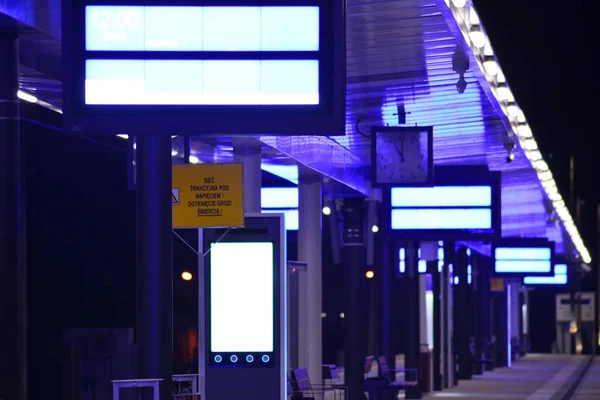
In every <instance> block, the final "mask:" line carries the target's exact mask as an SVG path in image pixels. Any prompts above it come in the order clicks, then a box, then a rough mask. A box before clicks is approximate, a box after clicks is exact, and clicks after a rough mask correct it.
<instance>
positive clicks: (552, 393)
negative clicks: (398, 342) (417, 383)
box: [331, 354, 600, 400]
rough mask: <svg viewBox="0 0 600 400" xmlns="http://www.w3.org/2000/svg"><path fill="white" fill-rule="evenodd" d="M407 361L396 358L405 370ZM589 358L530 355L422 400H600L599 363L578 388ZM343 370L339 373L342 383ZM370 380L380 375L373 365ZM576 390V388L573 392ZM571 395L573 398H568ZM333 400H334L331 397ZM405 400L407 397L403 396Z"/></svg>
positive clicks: (597, 361) (399, 357)
mask: <svg viewBox="0 0 600 400" xmlns="http://www.w3.org/2000/svg"><path fill="white" fill-rule="evenodd" d="M403 361H404V357H403V356H402V355H399V356H397V357H396V365H399V366H402V365H403ZM588 361H589V357H588V356H572V355H563V354H528V355H527V356H526V357H524V358H522V359H521V360H518V361H515V362H514V363H513V365H512V366H511V367H510V368H496V369H495V370H493V371H486V372H485V373H484V374H483V375H474V376H473V379H471V380H461V381H459V384H458V386H456V387H454V388H451V389H445V390H443V391H440V392H432V393H425V394H424V395H423V399H443V398H448V399H450V398H452V399H480V400H485V399H493V400H517V399H519V400H561V399H563V398H571V399H581V400H591V399H600V360H595V361H594V362H593V364H592V366H591V367H590V368H589V370H588V371H587V373H586V374H585V375H584V376H583V379H581V382H580V383H579V385H577V380H578V377H580V376H581V373H582V371H583V370H584V368H585V366H586V364H587V363H588ZM343 374H344V373H343V369H342V370H340V371H339V375H340V377H341V378H342V379H343ZM368 375H369V376H376V375H377V366H376V364H375V363H374V365H373V370H372V371H371V372H370V373H369V374H368ZM573 387H576V388H575V390H574V391H573ZM569 392H571V394H572V396H571V397H565V396H566V395H567V394H568V393H569ZM331 398H332V399H333V397H331ZM398 398H399V399H403V398H405V397H404V393H400V394H399V396H398Z"/></svg>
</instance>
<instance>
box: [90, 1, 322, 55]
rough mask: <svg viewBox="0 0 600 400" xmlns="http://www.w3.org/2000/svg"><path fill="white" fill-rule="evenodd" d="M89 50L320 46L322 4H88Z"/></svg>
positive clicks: (307, 48) (301, 48)
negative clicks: (196, 5) (203, 5)
mask: <svg viewBox="0 0 600 400" xmlns="http://www.w3.org/2000/svg"><path fill="white" fill-rule="evenodd" d="M85 34H86V50H88V51H318V50H319V7H314V6H306V7H301V6H293V7H181V6H165V7H155V6H148V7H145V6H87V7H86V9H85Z"/></svg>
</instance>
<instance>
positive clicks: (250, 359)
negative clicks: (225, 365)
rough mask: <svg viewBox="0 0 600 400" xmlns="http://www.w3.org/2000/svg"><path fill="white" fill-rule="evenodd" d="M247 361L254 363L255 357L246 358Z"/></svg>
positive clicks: (248, 356)
mask: <svg viewBox="0 0 600 400" xmlns="http://www.w3.org/2000/svg"><path fill="white" fill-rule="evenodd" d="M246 361H247V362H249V363H251V362H252V361H254V357H253V356H252V355H247V356H246Z"/></svg>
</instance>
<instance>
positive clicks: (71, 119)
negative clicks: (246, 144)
mask: <svg viewBox="0 0 600 400" xmlns="http://www.w3.org/2000/svg"><path fill="white" fill-rule="evenodd" d="M101 3H102V2H93V3H92V2H91V1H90V2H89V3H88V4H86V3H85V1H77V0H65V1H63V4H64V7H63V12H64V14H63V25H64V32H63V48H64V50H63V51H64V53H63V56H64V57H63V58H64V70H65V86H64V96H63V97H64V102H65V104H64V107H63V108H64V111H65V118H66V120H67V122H66V128H67V129H69V130H74V131H82V132H84V133H88V132H89V133H107V134H114V133H116V132H117V133H118V132H121V133H134V134H136V133H137V134H153V133H161V134H162V133H164V134H166V133H168V134H172V133H173V132H175V133H180V134H183V133H190V134H196V135H197V134H320V135H336V134H338V135H341V134H344V115H345V114H344V113H345V111H344V104H345V88H344V82H345V61H344V54H345V52H344V45H345V37H344V23H343V2H342V1H341V0H302V1H294V2H289V1H285V0H261V1H256V0H236V1H233V2H226V3H225V4H223V2H222V1H217V0H212V1H201V0H195V1H192V0H177V1H175V2H163V3H160V2H157V1H154V0H146V1H141V0H130V1H117V2H107V3H110V4H101ZM124 113H126V115H127V118H119V117H122V116H123V114H124ZM167 131H168V132H167Z"/></svg>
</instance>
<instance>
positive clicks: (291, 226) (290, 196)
mask: <svg viewBox="0 0 600 400" xmlns="http://www.w3.org/2000/svg"><path fill="white" fill-rule="evenodd" d="M261 205H262V212H264V213H281V214H284V216H285V230H286V231H297V230H298V224H299V219H298V218H299V215H298V188H297V187H265V188H262V189H261Z"/></svg>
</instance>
